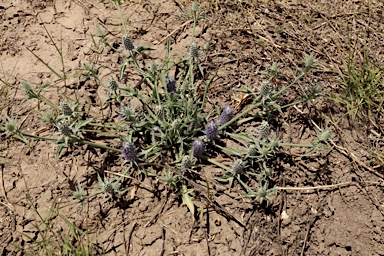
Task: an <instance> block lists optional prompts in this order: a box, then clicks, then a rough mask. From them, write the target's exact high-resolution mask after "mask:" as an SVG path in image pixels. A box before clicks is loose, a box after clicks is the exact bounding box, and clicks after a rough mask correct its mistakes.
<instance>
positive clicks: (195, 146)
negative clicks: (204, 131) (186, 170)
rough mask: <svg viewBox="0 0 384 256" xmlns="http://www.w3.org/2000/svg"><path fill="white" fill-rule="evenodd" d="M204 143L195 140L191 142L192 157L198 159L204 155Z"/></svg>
mask: <svg viewBox="0 0 384 256" xmlns="http://www.w3.org/2000/svg"><path fill="white" fill-rule="evenodd" d="M204 149H205V148H204V142H203V141H202V140H201V139H195V140H194V141H193V142H192V153H193V156H194V157H197V158H200V157H202V156H203V153H204Z"/></svg>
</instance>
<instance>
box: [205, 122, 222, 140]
mask: <svg viewBox="0 0 384 256" xmlns="http://www.w3.org/2000/svg"><path fill="white" fill-rule="evenodd" d="M205 135H206V136H207V138H208V139H209V140H214V139H216V138H217V136H218V135H219V126H218V125H217V124H216V123H215V122H214V121H210V122H208V123H207V126H206V127H205Z"/></svg>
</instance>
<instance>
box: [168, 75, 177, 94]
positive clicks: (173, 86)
mask: <svg viewBox="0 0 384 256" xmlns="http://www.w3.org/2000/svg"><path fill="white" fill-rule="evenodd" d="M166 82H167V91H168V92H172V93H176V80H175V79H173V78H169V77H167V79H166Z"/></svg>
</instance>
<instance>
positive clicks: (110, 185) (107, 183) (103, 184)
mask: <svg viewBox="0 0 384 256" xmlns="http://www.w3.org/2000/svg"><path fill="white" fill-rule="evenodd" d="M97 180H98V183H99V190H98V192H96V193H95V194H94V195H92V197H94V196H96V195H98V194H103V196H104V200H105V198H106V197H108V199H112V198H113V197H114V196H115V195H117V194H120V193H124V192H125V191H127V190H128V188H125V189H122V190H120V189H118V188H119V183H120V181H121V179H120V178H113V179H110V180H107V179H106V178H105V177H104V180H103V179H101V177H100V175H99V174H97Z"/></svg>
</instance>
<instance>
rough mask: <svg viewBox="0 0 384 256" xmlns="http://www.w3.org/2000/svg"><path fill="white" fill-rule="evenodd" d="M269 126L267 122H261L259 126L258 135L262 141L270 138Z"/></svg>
mask: <svg viewBox="0 0 384 256" xmlns="http://www.w3.org/2000/svg"><path fill="white" fill-rule="evenodd" d="M269 132H270V129H269V124H268V122H267V121H263V122H261V124H260V126H259V130H258V131H257V135H258V136H259V137H260V139H267V138H268V136H269Z"/></svg>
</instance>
